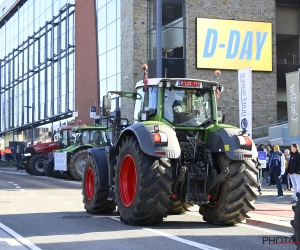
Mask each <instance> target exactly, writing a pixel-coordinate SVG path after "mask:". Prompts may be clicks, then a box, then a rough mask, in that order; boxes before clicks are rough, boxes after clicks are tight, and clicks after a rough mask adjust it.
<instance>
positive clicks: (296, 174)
mask: <svg viewBox="0 0 300 250" xmlns="http://www.w3.org/2000/svg"><path fill="white" fill-rule="evenodd" d="M291 151H292V152H291V157H290V162H289V167H288V175H289V177H290V179H291V181H292V184H293V188H294V197H293V201H292V202H291V204H293V203H296V202H297V201H298V199H297V196H296V194H297V193H300V152H299V147H298V145H297V144H292V145H291Z"/></svg>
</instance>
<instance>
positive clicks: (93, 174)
mask: <svg viewBox="0 0 300 250" xmlns="http://www.w3.org/2000/svg"><path fill="white" fill-rule="evenodd" d="M100 175H101V173H98V171H97V167H96V163H95V161H94V158H93V157H92V156H91V155H88V157H87V159H86V163H85V167H84V170H83V180H82V195H83V203H84V208H85V209H86V211H87V213H91V214H93V213H111V212H112V211H113V210H115V209H116V206H115V204H114V202H113V201H109V200H107V196H108V189H105V190H103V189H98V188H97V185H98V183H99V181H100Z"/></svg>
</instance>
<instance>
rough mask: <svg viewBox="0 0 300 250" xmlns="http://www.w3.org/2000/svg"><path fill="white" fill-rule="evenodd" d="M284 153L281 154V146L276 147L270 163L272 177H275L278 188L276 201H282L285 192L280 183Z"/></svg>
mask: <svg viewBox="0 0 300 250" xmlns="http://www.w3.org/2000/svg"><path fill="white" fill-rule="evenodd" d="M281 157H282V153H281V152H280V149H279V146H278V145H275V146H274V153H273V155H272V158H271V161H270V170H271V173H272V175H273V176H274V180H275V183H276V187H277V193H278V195H277V197H276V199H281V198H283V191H282V186H281V183H280V178H279V177H280V176H281V165H282V164H281V161H282V158H281Z"/></svg>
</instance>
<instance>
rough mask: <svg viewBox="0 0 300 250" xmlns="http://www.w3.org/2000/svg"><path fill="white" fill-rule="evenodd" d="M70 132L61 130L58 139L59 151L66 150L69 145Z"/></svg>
mask: <svg viewBox="0 0 300 250" xmlns="http://www.w3.org/2000/svg"><path fill="white" fill-rule="evenodd" d="M71 134H72V131H71V130H61V131H60V132H59V137H58V146H59V149H63V148H67V147H69V146H70V145H71Z"/></svg>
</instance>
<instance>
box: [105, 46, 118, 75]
mask: <svg viewBox="0 0 300 250" xmlns="http://www.w3.org/2000/svg"><path fill="white" fill-rule="evenodd" d="M116 53H117V49H113V50H111V51H109V52H107V77H109V76H112V75H115V74H117V72H116V70H117V54H116Z"/></svg>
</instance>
